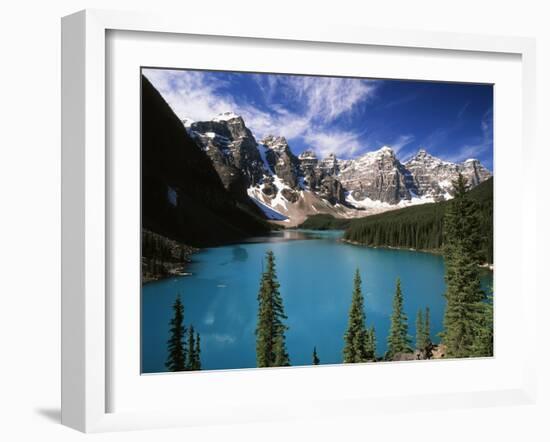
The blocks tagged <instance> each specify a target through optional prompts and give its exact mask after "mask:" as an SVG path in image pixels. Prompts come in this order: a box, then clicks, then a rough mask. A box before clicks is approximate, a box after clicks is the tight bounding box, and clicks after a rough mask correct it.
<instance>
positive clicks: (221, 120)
mask: <svg viewBox="0 0 550 442" xmlns="http://www.w3.org/2000/svg"><path fill="white" fill-rule="evenodd" d="M184 123H185V122H184ZM186 126H187V131H188V133H189V134H190V135H191V136H192V137H193V138H194V139H195V141H196V142H197V143H198V144H199V146H201V148H202V150H203V151H205V152H206V154H207V155H208V156H209V157H210V159H211V160H212V163H213V165H214V167H215V169H216V171H217V172H218V175H219V176H220V178H221V180H222V182H223V184H224V186H225V188H226V189H227V190H229V191H230V192H231V193H232V194H233V195H235V196H236V197H237V198H242V197H243V196H245V195H246V189H248V188H249V187H250V186H255V185H256V184H258V183H259V182H260V181H261V180H262V178H263V176H264V174H265V170H264V164H263V161H262V158H261V156H260V152H259V151H258V148H257V143H256V139H255V138H254V136H253V135H252V132H250V130H249V129H248V128H247V127H246V126H245V124H244V121H243V119H242V118H241V117H239V116H237V115H234V114H231V113H227V114H223V115H220V116H219V117H218V118H215V119H214V120H212V121H200V122H196V123H195V122H193V123H189V124H187V125H186Z"/></svg>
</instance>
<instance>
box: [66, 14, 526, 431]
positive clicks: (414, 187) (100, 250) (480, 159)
mask: <svg viewBox="0 0 550 442" xmlns="http://www.w3.org/2000/svg"><path fill="white" fill-rule="evenodd" d="M243 29H246V31H243ZM62 36H63V38H62V45H63V48H62V49H63V63H62V68H63V70H62V72H63V85H62V86H63V87H62V89H63V92H62V101H63V103H62V104H63V115H62V117H63V118H62V120H63V130H62V135H63V137H62V138H63V165H62V173H63V189H62V191H63V193H62V195H63V196H62V205H63V231H62V240H63V245H62V252H63V264H62V269H63V276H62V290H63V293H62V307H63V311H62V320H63V324H62V350H63V360H62V369H63V374H62V387H63V391H62V421H63V423H64V424H66V425H68V426H71V427H73V428H76V429H79V430H81V431H86V432H89V431H109V430H119V429H139V428H155V427H167V426H185V425H208V424H215V423H231V422H254V421H261V420H272V419H285V418H290V417H292V418H297V417H298V418H307V417H315V416H324V417H329V416H337V415H342V414H345V415H349V414H368V413H370V412H372V411H374V410H380V409H384V410H386V411H388V412H395V411H401V410H409V409H411V410H412V409H419V408H422V409H432V408H433V409H440V408H441V407H447V408H460V407H469V406H488V405H498V404H504V403H528V402H531V401H532V400H534V399H533V398H534V390H535V363H536V358H535V356H534V349H533V348H534V339H533V336H534V327H535V326H534V324H533V321H532V319H531V318H532V317H534V316H535V315H534V314H533V310H534V309H535V302H534V299H535V297H536V288H535V287H534V277H533V275H532V273H533V272H534V270H533V269H532V268H531V267H530V266H529V265H528V259H527V256H528V255H529V254H530V253H531V249H532V248H533V247H534V244H535V241H534V240H533V236H534V229H533V228H532V226H533V223H534V222H535V214H534V212H533V211H534V207H535V204H530V202H532V201H534V200H535V198H536V196H535V194H534V192H533V189H527V188H526V187H524V186H523V184H521V183H522V182H523V181H524V180H522V179H518V175H519V176H523V175H525V176H527V175H528V173H529V170H530V168H531V167H532V165H533V164H534V163H535V162H536V149H535V145H534V128H533V112H534V96H535V81H534V42H533V41H532V40H529V39H522V38H508V37H498V38H497V37H489V36H474V35H456V34H445V33H437V34H432V33H425V32H414V31H407V32H404V31H395V32H390V31H388V30H384V31H382V30H375V29H353V28H344V27H338V26H336V27H333V28H331V30H330V31H328V30H327V29H323V30H320V29H316V28H315V26H306V27H304V28H301V29H292V28H291V27H288V28H287V27H285V26H284V25H283V26H280V24H278V25H277V27H273V28H270V27H265V26H264V25H262V26H259V25H258V26H256V25H254V24H253V25H252V26H248V27H239V26H238V25H236V24H235V23H231V24H230V23H222V22H220V23H218V22H215V21H214V22H209V23H200V24H198V23H195V24H193V23H186V24H181V23H180V21H179V20H174V19H172V18H170V17H155V16H151V15H142V14H130V13H119V12H117V13H114V12H108V11H83V12H79V13H76V14H74V15H71V16H68V17H65V18H64V19H63V23H62ZM518 183H519V184H518ZM519 348H521V357H518V349H519ZM320 386H322V388H320ZM183 397H185V400H182V398H183Z"/></svg>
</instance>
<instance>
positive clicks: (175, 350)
mask: <svg viewBox="0 0 550 442" xmlns="http://www.w3.org/2000/svg"><path fill="white" fill-rule="evenodd" d="M172 309H173V310H174V316H173V317H172V319H171V320H170V339H169V340H168V358H167V360H166V364H165V365H166V368H167V369H168V370H169V371H183V370H185V368H186V353H187V351H186V348H185V343H184V339H185V333H186V329H185V326H184V325H183V310H184V309H183V304H182V302H181V299H180V296H179V295H178V296H177V297H176V301H175V302H174V305H173V306H172Z"/></svg>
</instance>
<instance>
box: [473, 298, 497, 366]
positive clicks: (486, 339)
mask: <svg viewBox="0 0 550 442" xmlns="http://www.w3.org/2000/svg"><path fill="white" fill-rule="evenodd" d="M471 355H472V356H477V357H488V356H493V297H492V296H489V297H488V299H487V302H484V303H482V304H481V306H480V312H479V319H478V324H477V328H476V334H475V337H474V342H473V345H472V354H471Z"/></svg>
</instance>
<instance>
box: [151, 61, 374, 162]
mask: <svg viewBox="0 0 550 442" xmlns="http://www.w3.org/2000/svg"><path fill="white" fill-rule="evenodd" d="M144 75H145V76H146V77H147V78H148V79H149V80H150V81H151V82H152V83H153V85H154V86H155V87H156V88H157V89H158V90H159V92H160V93H161V95H162V96H163V97H164V99H165V100H166V101H167V102H168V104H169V105H170V107H171V108H172V110H173V111H174V112H175V113H176V115H178V117H180V118H191V119H193V120H198V121H200V120H209V119H211V118H212V117H214V116H216V115H217V114H219V113H221V112H227V111H233V112H235V113H237V114H239V115H241V116H242V117H243V118H244V120H245V122H246V124H247V126H248V127H250V129H251V130H252V131H253V132H254V134H255V135H256V136H257V137H258V138H263V137H264V136H266V135H284V136H285V137H286V138H287V139H288V140H290V141H292V140H293V139H297V138H300V139H301V140H303V141H304V142H306V143H309V144H311V148H312V149H314V150H316V151H317V153H318V154H319V155H321V156H325V155H327V154H328V153H335V154H336V155H339V156H347V155H350V154H353V153H354V152H356V151H357V150H358V149H359V148H360V147H361V146H360V142H359V139H360V135H361V134H360V133H358V132H355V131H345V130H342V129H341V128H340V127H336V126H335V125H331V123H333V122H335V121H336V120H338V119H339V118H341V117H345V116H349V115H351V114H352V113H353V112H354V111H355V110H356V108H357V106H358V105H359V104H360V103H363V102H365V100H369V99H372V98H373V97H374V96H375V94H376V83H375V82H372V81H369V80H363V81H357V80H354V79H348V78H329V77H305V76H282V75H281V76H277V75H259V74H258V75H255V76H254V79H255V81H256V83H257V84H258V87H259V88H260V90H261V91H262V93H263V98H264V101H265V102H264V108H263V109H262V108H260V107H258V106H255V105H251V104H250V103H242V102H238V101H237V100H236V99H235V98H234V97H233V96H231V95H229V94H228V93H226V92H224V87H225V86H226V83H224V82H219V81H213V80H212V79H211V78H209V76H208V73H205V72H197V71H181V70H160V69H147V70H144ZM280 96H283V97H285V101H286V102H290V103H291V104H293V106H290V107H289V106H283V105H282V104H281V103H278V102H276V101H275V97H280ZM265 109H267V110H265Z"/></svg>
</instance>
